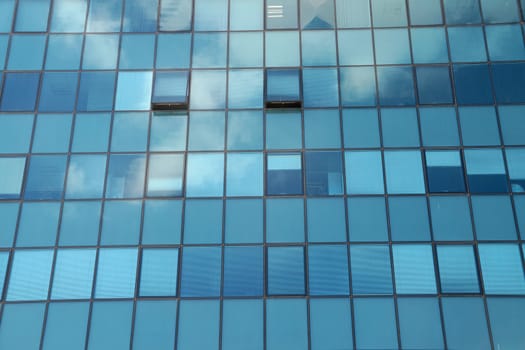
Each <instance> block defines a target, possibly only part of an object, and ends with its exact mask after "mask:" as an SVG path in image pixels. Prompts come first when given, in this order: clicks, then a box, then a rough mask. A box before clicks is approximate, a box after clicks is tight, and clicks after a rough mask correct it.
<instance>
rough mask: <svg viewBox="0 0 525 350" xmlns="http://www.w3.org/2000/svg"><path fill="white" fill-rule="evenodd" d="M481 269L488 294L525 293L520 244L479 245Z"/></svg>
mask: <svg viewBox="0 0 525 350" xmlns="http://www.w3.org/2000/svg"><path fill="white" fill-rule="evenodd" d="M478 250H479V259H480V264H481V271H482V274H483V282H484V285H485V293H487V294H520V295H523V294H525V275H524V273H523V262H522V259H521V254H520V251H519V246H518V245H515V244H480V245H478Z"/></svg>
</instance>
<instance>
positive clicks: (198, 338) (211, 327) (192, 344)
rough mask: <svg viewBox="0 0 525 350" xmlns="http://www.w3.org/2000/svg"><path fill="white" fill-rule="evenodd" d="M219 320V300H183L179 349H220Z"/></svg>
mask: <svg viewBox="0 0 525 350" xmlns="http://www.w3.org/2000/svg"><path fill="white" fill-rule="evenodd" d="M219 319H220V305H219V301H218V300H182V301H181V302H180V306H179V327H178V330H179V333H178V336H177V349H179V350H192V349H218V348H219V321H220V320H219Z"/></svg>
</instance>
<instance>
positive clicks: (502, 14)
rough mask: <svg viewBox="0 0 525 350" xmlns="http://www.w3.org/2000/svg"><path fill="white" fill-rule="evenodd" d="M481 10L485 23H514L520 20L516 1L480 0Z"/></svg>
mask: <svg viewBox="0 0 525 350" xmlns="http://www.w3.org/2000/svg"><path fill="white" fill-rule="evenodd" d="M481 9H482V11H483V20H484V21H485V23H501V22H516V21H519V20H520V15H519V11H518V4H517V3H516V0H481ZM522 45H523V41H522Z"/></svg>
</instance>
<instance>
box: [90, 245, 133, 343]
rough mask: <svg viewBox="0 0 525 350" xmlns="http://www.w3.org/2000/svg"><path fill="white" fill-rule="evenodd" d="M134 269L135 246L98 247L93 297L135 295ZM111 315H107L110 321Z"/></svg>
mask: <svg viewBox="0 0 525 350" xmlns="http://www.w3.org/2000/svg"><path fill="white" fill-rule="evenodd" d="M136 270H137V249H136V248H120V249H119V248H117V249H115V248H101V249H99V252H98V267H97V281H96V283H95V298H132V297H133V296H134V295H135V275H136ZM93 312H94V311H93ZM113 317H114V316H113ZM113 317H109V318H110V319H113V321H112V322H114V318H113ZM97 325H101V322H99V323H98V324H97ZM110 338H111V337H110ZM128 338H129V337H128ZM96 349H99V348H96Z"/></svg>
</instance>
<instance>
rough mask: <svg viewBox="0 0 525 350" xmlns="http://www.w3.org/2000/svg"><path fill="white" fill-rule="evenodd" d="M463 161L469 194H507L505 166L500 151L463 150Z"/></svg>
mask: <svg viewBox="0 0 525 350" xmlns="http://www.w3.org/2000/svg"><path fill="white" fill-rule="evenodd" d="M465 161H466V163H467V178H468V182H469V188H470V191H471V192H473V193H487V192H489V193H490V192H508V188H507V177H506V175H505V165H504V164H503V156H502V153H501V151H500V150H497V149H469V150H465Z"/></svg>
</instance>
